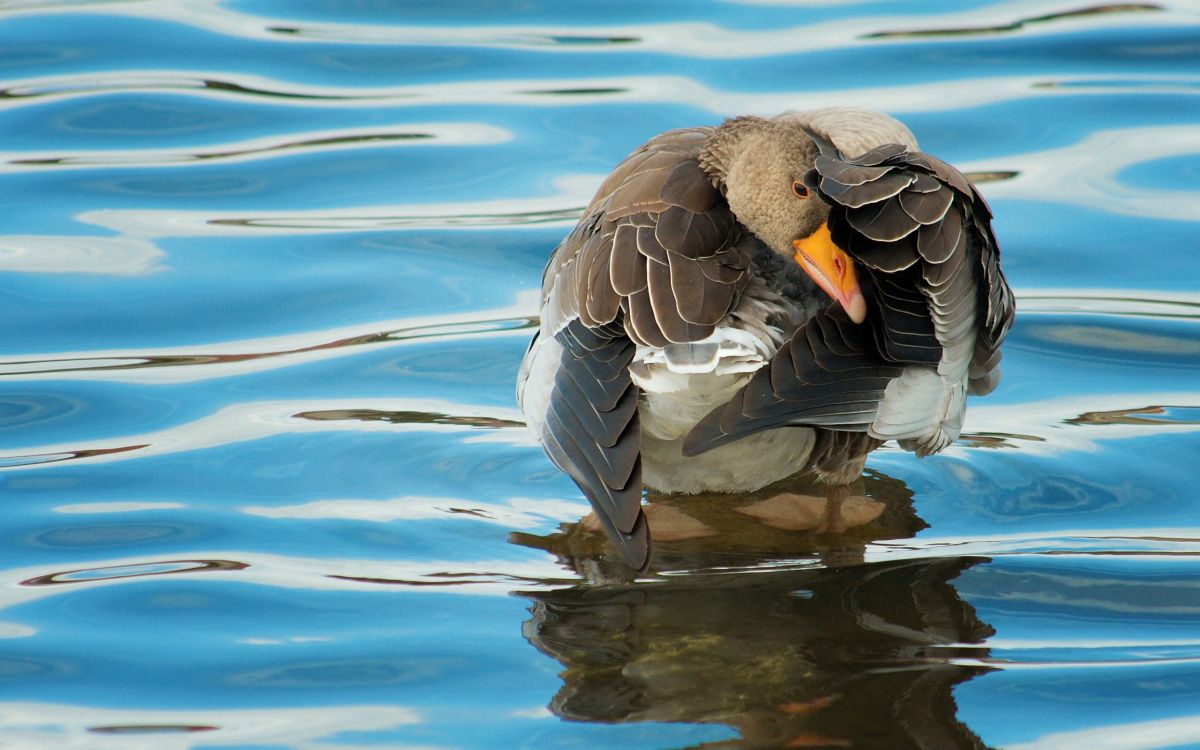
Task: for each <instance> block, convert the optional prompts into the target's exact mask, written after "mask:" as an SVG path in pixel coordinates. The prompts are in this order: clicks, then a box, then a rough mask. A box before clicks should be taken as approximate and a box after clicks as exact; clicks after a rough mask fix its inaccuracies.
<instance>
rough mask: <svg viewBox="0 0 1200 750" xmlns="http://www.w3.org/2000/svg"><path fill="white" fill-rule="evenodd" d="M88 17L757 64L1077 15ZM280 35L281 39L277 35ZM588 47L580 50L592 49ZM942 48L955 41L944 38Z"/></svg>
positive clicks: (1056, 28) (156, 6)
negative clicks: (392, 19) (544, 21)
mask: <svg viewBox="0 0 1200 750" xmlns="http://www.w3.org/2000/svg"><path fill="white" fill-rule="evenodd" d="M742 2H747V3H748V4H761V5H783V4H786V5H817V6H821V5H842V4H844V3H841V2H835V0H767V1H766V2H764V1H763V0H742ZM1176 5H1179V6H1181V7H1180V11H1181V12H1178V13H1175V14H1172V16H1171V19H1170V23H1171V24H1172V25H1173V26H1180V25H1200V20H1197V19H1195V18H1193V17H1191V16H1189V15H1187V10H1188V8H1187V6H1188V5H1189V4H1188V3H1176ZM72 10H73V9H72V8H71V7H70V6H69V5H68V6H60V7H55V8H37V7H31V8H26V9H21V8H14V9H11V10H9V9H6V11H7V13H6V15H18V14H23V13H29V14H38V15H50V14H53V13H66V12H71V11H72ZM89 10H90V11H91V12H93V13H100V12H105V11H108V12H111V13H115V14H120V15H122V16H127V17H142V18H151V19H157V20H161V21H166V22H169V23H184V24H188V25H191V26H194V27H197V28H201V29H205V30H208V31H212V32H215V33H218V34H221V35H222V36H226V37H230V38H243V39H256V40H260V41H271V42H275V43H279V44H305V43H309V42H330V41H335V42H337V41H341V42H347V43H353V44H359V45H365V44H389V45H391V44H406V45H422V46H487V47H517V48H523V49H531V50H544V51H546V52H551V53H554V54H573V53H589V54H596V53H597V52H604V53H609V54H621V53H622V52H625V51H629V50H630V49H633V50H636V51H638V52H646V51H650V52H659V53H662V54H668V55H673V56H681V57H699V58H709V59H728V58H757V57H767V56H772V55H781V54H794V53H797V52H812V51H818V50H825V49H835V48H839V47H848V46H852V45H863V44H870V45H880V44H889V43H905V44H912V43H914V41H923V42H926V43H936V42H938V41H942V40H941V39H938V38H936V37H935V38H934V39H931V40H929V39H925V40H914V39H912V38H903V37H899V38H879V39H869V40H863V39H861V37H862V36H863V35H865V34H871V33H874V32H879V31H889V32H894V31H905V30H914V31H927V30H929V29H978V28H983V29H988V28H995V27H1006V26H1008V25H1010V24H1012V23H1014V22H1020V21H1022V20H1026V19H1030V18H1038V17H1044V16H1046V15H1047V14H1051V13H1055V12H1064V11H1074V10H1078V6H1077V5H1073V4H1069V3H1068V4H1064V5H1061V6H1059V7H1051V6H1048V5H1047V3H1046V2H1045V0H1020V1H1018V2H1008V3H999V4H995V5H991V6H988V7H983V8H972V9H969V10H966V11H960V12H958V13H955V12H953V11H951V10H943V9H937V10H936V12H934V11H931V12H930V13H927V14H922V15H918V14H911V13H910V14H907V15H894V16H873V15H867V16H855V17H851V18H841V19H836V20H831V21H824V22H820V23H815V24H809V25H804V26H794V27H790V28H782V29H781V28H770V29H760V30H753V31H745V30H741V29H735V28H725V27H721V26H717V25H715V24H711V23H698V22H686V21H685V22H668V23H660V24H638V25H633V26H628V25H626V26H622V25H616V26H603V25H596V26H592V25H583V26H508V25H501V26H485V25H479V26H469V25H466V26H433V25H430V26H403V25H395V24H358V23H335V22H327V21H308V20H291V19H287V18H268V17H264V16H257V15H252V14H248V13H243V12H239V11H237V10H234V9H232V8H228V7H223V6H222V5H220V4H219V3H217V2H215V1H214V0H209V1H208V2H190V3H178V2H176V1H175V0H142V2H139V3H136V4H128V3H115V2H114V3H96V4H95V5H91V6H89ZM1163 23H1164V20H1163V18H1162V14H1158V13H1106V14H1096V15H1089V16H1076V17H1067V18H1058V19H1054V21H1053V23H1035V24H1028V25H1025V26H1022V27H1021V28H1020V29H1019V30H1013V31H1009V32H1006V34H1011V35H1020V36H1022V37H1029V36H1039V35H1048V34H1062V33H1066V32H1070V31H1074V30H1079V29H1092V28H1112V27H1117V28H1123V29H1124V28H1129V27H1136V26H1161V25H1163ZM279 28H286V29H288V32H287V33H280V32H279V31H277V30H276V29H279ZM580 37H583V40H582V41H583V43H575V44H559V43H556V41H555V40H556V39H559V38H568V39H572V40H579V39H580ZM609 38H619V39H629V40H634V41H632V42H628V43H624V44H608V43H605V40H606V39H609ZM593 39H594V40H596V41H595V43H591V44H589V43H587V42H588V41H590V40H593ZM950 41H952V42H953V41H957V39H956V38H953V37H952V38H951V39H950Z"/></svg>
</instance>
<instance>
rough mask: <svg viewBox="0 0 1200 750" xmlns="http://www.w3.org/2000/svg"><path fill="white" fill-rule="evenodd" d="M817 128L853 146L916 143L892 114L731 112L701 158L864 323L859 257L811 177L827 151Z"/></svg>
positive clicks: (761, 233)
mask: <svg viewBox="0 0 1200 750" xmlns="http://www.w3.org/2000/svg"><path fill="white" fill-rule="evenodd" d="M810 132H817V133H819V134H821V135H822V136H823V137H825V138H827V139H828V140H829V141H831V142H832V143H833V144H835V145H836V146H837V147H838V148H840V149H841V150H842V151H844V152H846V153H862V152H865V151H867V150H869V149H871V148H874V147H875V146H879V145H882V144H885V143H900V144H903V145H905V146H907V147H909V148H911V149H915V148H916V139H915V138H913V135H912V133H911V132H909V130H908V128H906V127H905V126H904V125H903V124H902V123H900V122H899V121H897V120H895V119H893V118H891V117H889V116H888V115H885V114H882V113H880V112H873V111H870V110H865V109H858V108H852V107H836V108H828V109H820V110H813V111H809V112H802V113H790V112H789V113H785V114H782V115H779V116H778V117H774V118H771V119H763V118H759V117H738V118H734V119H731V120H726V121H725V122H724V123H723V124H722V125H721V126H719V127H718V128H716V129H715V130H714V131H713V133H712V135H711V136H710V137H709V139H708V142H707V144H706V145H705V148H704V151H703V152H702V154H701V166H702V167H703V168H704V169H705V170H706V171H707V172H708V174H709V175H710V177H712V179H713V181H714V183H715V184H716V185H717V187H718V188H719V189H720V190H721V191H722V192H723V193H724V194H725V198H726V200H727V201H728V202H729V208H730V210H732V211H733V213H734V215H735V216H736V217H737V219H738V221H739V222H741V224H742V225H743V226H745V227H746V228H747V229H748V230H750V231H751V232H752V233H753V234H754V235H755V236H757V237H758V238H759V239H760V240H762V241H763V243H765V244H766V245H767V247H769V248H770V249H771V250H773V251H774V252H776V253H779V254H780V255H783V256H786V257H788V258H792V259H793V260H794V261H795V262H796V263H798V264H799V265H800V267H801V268H802V269H804V271H805V272H806V273H807V274H808V275H809V276H810V277H811V278H812V279H813V281H814V282H815V283H816V284H817V286H819V287H820V288H821V289H823V290H824V291H825V292H826V293H827V294H828V295H829V296H830V297H832V298H833V299H834V300H836V301H837V302H838V303H839V304H840V305H841V306H842V308H843V309H844V310H845V311H846V314H847V316H849V318H850V319H851V320H853V321H854V322H855V323H861V322H862V321H863V320H865V319H866V316H867V301H866V299H865V298H864V297H863V294H862V290H861V288H860V287H859V284H858V274H857V272H856V269H855V264H854V261H853V259H851V258H850V256H849V255H847V254H846V252H845V251H844V250H842V249H841V248H839V247H837V245H835V244H834V243H833V241H832V239H831V237H830V234H829V226H828V224H827V219H828V217H829V206H828V204H826V203H825V202H823V201H822V200H821V199H820V198H819V197H818V196H817V194H816V191H815V190H813V189H812V187H811V186H810V185H807V184H805V175H807V174H808V172H809V171H810V170H811V169H812V168H813V164H814V162H815V161H816V159H817V156H818V155H819V153H820V152H819V149H818V147H817V144H816V143H815V142H814V141H813V138H812V136H811V135H810Z"/></svg>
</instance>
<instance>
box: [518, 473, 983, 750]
mask: <svg viewBox="0 0 1200 750" xmlns="http://www.w3.org/2000/svg"><path fill="white" fill-rule="evenodd" d="M791 489H795V490H797V492H796V493H793V494H800V493H801V492H802V491H803V490H804V489H805V488H804V487H803V486H800V487H794V488H791ZM864 489H865V496H864V497H863V498H862V499H863V501H865V502H879V501H881V500H886V501H884V502H882V503H881V505H882V507H881V508H879V509H878V511H879V512H878V513H875V509H871V510H870V511H869V512H865V513H864V512H862V509H861V508H860V509H859V510H858V511H854V513H856V514H857V516H858V519H859V520H861V519H862V518H867V520H866V521H865V522H863V523H861V524H858V525H856V526H853V527H852V528H850V529H849V530H847V531H846V532H845V533H842V534H827V533H815V532H813V531H811V530H809V531H805V530H786V529H784V528H779V526H781V525H786V522H787V518H791V517H792V516H791V515H787V514H785V515H787V517H786V518H784V519H783V521H782V522H781V521H780V519H779V518H773V517H771V516H770V514H768V513H764V514H760V515H753V514H748V513H746V512H745V508H746V507H747V506H748V505H750V506H753V505H754V504H755V503H760V502H763V501H764V500H770V499H771V497H772V493H775V495H774V496H778V495H779V494H780V490H781V488H780V487H778V486H775V487H772V488H768V490H767V491H766V492H765V493H764V494H765V495H767V496H768V497H766V498H760V497H756V496H751V497H737V498H732V497H726V498H721V497H720V496H713V497H710V498H699V497H696V496H690V497H687V498H672V497H670V496H666V497H653V496H652V497H651V498H650V500H651V502H650V506H651V507H653V506H654V505H655V504H662V505H663V507H665V508H668V509H670V511H669V512H671V513H674V512H678V513H685V512H686V514H687V517H688V519H689V521H687V522H680V523H678V524H676V526H678V527H680V528H683V530H684V532H685V533H683V534H682V536H685V537H687V538H683V539H672V540H660V539H657V538H656V539H655V545H656V553H655V560H656V564H655V572H656V573H658V575H657V576H655V577H654V580H652V581H641V582H638V583H634V582H631V581H628V580H626V581H620V580H618V578H617V576H619V571H620V570H621V569H623V566H621V565H619V563H618V562H617V561H616V560H615V559H611V560H610V561H611V562H612V565H611V566H609V567H608V568H607V570H608V571H609V572H611V576H610V577H608V578H607V579H605V578H604V576H603V575H600V574H603V573H604V572H605V570H606V568H605V567H604V560H605V559H606V558H605V556H603V555H601V556H599V557H596V556H595V554H596V550H599V549H602V539H603V535H602V534H601V532H600V531H599V530H598V529H597V530H596V531H590V530H589V529H588V528H587V524H586V523H583V522H581V523H579V524H569V525H567V526H566V527H565V528H564V529H563V530H562V532H561V533H559V534H555V535H552V536H550V537H542V538H538V537H530V536H526V537H522V538H520V539H518V540H517V541H519V542H521V543H524V544H529V545H531V546H537V547H540V548H543V549H548V550H550V551H552V552H554V553H555V554H557V555H558V556H559V558H560V559H561V560H562V561H563V562H564V563H567V564H570V565H572V566H574V567H575V568H576V569H578V570H589V571H590V572H591V573H592V578H593V580H596V579H597V578H599V579H601V580H607V581H608V582H607V583H604V584H602V585H581V586H576V587H573V588H568V589H560V590H553V591H536V592H518V593H519V594H520V595H521V596H523V597H525V598H527V599H529V601H530V602H531V607H530V614H531V616H530V618H529V620H528V621H527V622H526V623H525V624H524V627H523V633H524V635H525V637H526V638H527V639H528V640H529V642H530V643H531V644H533V646H534V647H536V648H537V649H538V650H539V651H541V652H542V653H544V654H546V655H548V656H550V657H552V658H554V659H556V660H557V661H559V662H560V663H561V664H562V665H563V667H564V669H563V671H562V672H561V674H560V677H561V678H562V681H563V685H562V688H561V689H560V690H559V691H558V694H557V695H556V696H554V698H553V700H552V701H551V702H550V709H551V710H552V711H553V712H554V713H555V714H556V715H558V716H559V717H561V718H563V719H567V720H571V721H587V722H603V723H630V722H687V723H704V724H724V725H727V726H729V727H731V728H733V729H735V730H736V731H737V732H738V734H739V735H740V736H739V738H737V739H733V740H727V741H721V742H715V743H707V744H704V745H701V746H698V747H703V748H705V749H706V750H717V749H718V748H720V749H721V750H726V749H728V750H733V749H734V748H739V749H744V750H751V749H758V748H802V747H821V748H840V747H856V748H864V747H865V748H873V747H887V748H938V749H939V750H940V749H941V748H950V749H954V748H982V747H984V745H983V743H982V742H981V741H980V740H979V738H978V737H976V735H975V734H974V733H973V732H971V730H970V729H969V728H968V727H966V726H965V725H964V724H962V723H961V722H960V721H958V719H957V717H956V706H955V702H954V698H953V695H952V689H953V688H954V686H955V685H957V684H959V683H962V682H964V681H966V680H968V679H970V678H971V677H973V676H974V675H976V674H980V673H982V672H984V671H986V669H985V668H982V667H978V666H972V665H969V664H966V663H965V662H964V663H956V660H960V661H961V658H962V657H970V658H971V659H972V660H975V659H978V658H980V657H982V656H985V655H986V649H985V648H984V647H983V646H982V645H979V644H981V643H982V642H983V640H984V639H986V638H987V637H989V636H990V635H992V634H993V632H994V631H993V630H992V628H991V627H990V626H989V625H987V624H986V623H983V622H981V621H980V620H979V618H978V616H977V615H976V613H975V610H974V608H973V607H971V605H969V604H967V603H966V602H964V601H963V600H962V599H961V598H960V597H959V596H958V593H957V591H956V590H955V588H954V586H953V583H952V582H953V581H954V579H955V578H957V577H958V576H959V575H960V574H961V573H962V572H963V571H964V570H966V569H968V568H970V567H971V566H972V565H975V564H977V563H979V562H983V559H982V558H942V559H935V560H930V559H925V560H908V561H898V562H887V563H874V564H870V563H865V562H863V550H864V547H865V543H866V542H867V541H870V540H872V539H882V538H896V537H898V536H911V534H912V533H915V531H917V530H919V529H920V528H922V527H923V526H924V523H923V522H922V521H921V520H920V519H919V518H918V517H917V516H916V514H915V512H914V511H913V509H912V503H911V493H909V491H908V490H907V488H905V487H904V485H903V484H902V483H900V482H898V481H896V480H893V479H890V478H887V477H884V476H881V475H878V474H873V475H870V476H868V477H867V480H866V486H865V488H864ZM785 494H786V493H785ZM801 496H803V495H801ZM873 513H875V515H872V514H873ZM793 515H794V514H793ZM664 517H666V514H664ZM852 520H855V519H852ZM773 522H775V523H774V525H773ZM697 524H698V525H697ZM670 526H671V525H670V524H661V523H655V524H652V528H654V529H655V530H656V532H658V530H659V529H664V530H665V533H666V535H667V536H672V535H673V534H674V533H675V532H674V531H673V530H672V529H671V528H670ZM699 526H704V527H706V528H707V529H709V530H710V531H711V532H713V533H700V534H699V535H693V536H689V535H688V533H686V532H691V533H692V534H696V533H697V532H699ZM610 554H612V553H610ZM589 555H592V556H591V557H589ZM612 558H615V554H613V555H612ZM809 558H811V561H812V562H811V565H808V566H805V562H806V560H807V559H809ZM784 559H787V560H788V561H789V562H790V563H791V565H790V566H789V567H786V568H785V567H784V566H783V564H782V561H783V560H784ZM772 563H773V564H774V567H772ZM796 563H799V565H797V564H796ZM589 565H591V566H592V567H591V568H589V567H588V566H589ZM755 566H757V567H758V569H757V570H754V571H753V572H749V571H746V568H751V567H755ZM730 567H734V568H742V569H743V571H744V572H729V569H730ZM614 581H616V582H614Z"/></svg>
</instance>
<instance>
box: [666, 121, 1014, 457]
mask: <svg viewBox="0 0 1200 750" xmlns="http://www.w3.org/2000/svg"><path fill="white" fill-rule="evenodd" d="M813 136H814V140H815V141H816V142H817V145H818V147H819V148H820V151H821V154H820V156H818V157H817V158H816V160H815V162H814V168H813V169H812V171H810V172H809V173H808V174H807V175H806V176H805V183H806V184H807V185H808V186H809V187H810V188H812V189H814V190H816V192H817V194H818V195H819V196H820V197H821V199H822V200H824V201H825V202H826V203H828V204H829V205H830V212H829V219H828V223H829V227H830V234H831V237H832V239H833V242H834V243H835V244H836V245H838V246H839V247H841V248H843V249H844V250H845V251H846V252H847V253H848V254H849V255H850V256H851V257H852V258H853V259H854V260H855V261H857V263H858V264H859V265H860V266H861V269H862V271H863V273H862V278H861V283H862V287H863V294H864V295H865V296H866V297H867V299H869V300H870V301H871V304H870V305H869V307H868V310H869V312H868V318H867V321H866V323H865V324H864V325H862V326H855V325H854V324H852V323H851V322H850V321H849V319H848V318H846V317H845V316H844V315H838V314H837V313H839V312H840V311H833V310H832V309H831V310H827V311H825V312H823V313H821V314H819V315H817V316H816V317H814V318H813V319H811V320H809V321H808V322H807V323H806V324H805V325H803V326H802V327H800V328H799V329H798V330H797V331H796V332H795V334H793V336H792V338H791V340H789V341H788V342H787V343H786V344H785V345H784V347H783V348H781V349H780V351H779V353H778V354H777V355H776V356H775V358H774V359H773V360H772V362H771V366H770V367H769V368H764V369H763V370H761V371H759V372H758V373H756V374H755V375H754V377H753V378H752V379H751V380H750V382H749V383H747V384H746V386H745V387H744V388H743V389H742V390H741V391H739V392H738V393H737V394H736V395H735V396H734V398H732V399H731V400H730V401H729V403H727V404H724V405H722V406H720V407H718V408H717V409H715V410H714V411H713V412H712V413H711V414H709V415H708V416H706V417H705V418H704V419H702V420H701V421H700V422H699V423H698V424H697V425H696V427H695V428H694V429H693V431H692V433H691V434H689V435H688V437H687V439H686V441H685V443H684V452H685V454H688V455H698V454H701V453H703V452H705V451H707V450H711V449H712V448H715V447H717V446H720V445H724V444H726V443H728V442H731V441H733V440H737V439H739V438H741V437H744V436H746V435H750V434H753V433H757V432H760V431H763V430H769V429H774V428H778V427H781V426H788V425H805V426H814V427H820V428H823V429H824V430H832V431H845V432H862V433H866V434H868V435H869V436H870V437H871V438H872V439H876V440H887V439H897V440H900V441H901V444H902V445H904V446H906V447H908V448H910V449H911V450H914V451H916V452H917V453H918V454H919V455H926V454H928V453H934V452H937V451H939V450H941V449H943V448H944V447H946V445H948V444H949V443H951V442H953V440H954V439H956V438H957V437H958V432H959V430H960V429H961V426H962V415H963V411H964V409H965V396H966V391H967V387H968V381H969V383H970V387H971V389H972V391H975V390H982V389H984V388H987V387H990V386H992V385H994V380H995V375H994V373H993V371H994V370H995V368H996V366H997V364H998V361H999V344H1000V342H1001V341H1002V340H1003V338H1004V334H1005V332H1006V331H1007V330H1008V327H1009V326H1010V325H1011V322H1012V317H1013V304H1012V293H1011V291H1010V290H1009V289H1008V285H1007V283H1006V282H1005V280H1004V276H1003V274H1002V272H1001V271H1000V267H999V248H998V246H997V245H996V240H995V237H994V235H993V234H992V231H991V226H990V219H991V212H990V210H989V209H988V207H987V204H986V203H985V202H984V201H983V198H982V197H981V196H980V195H979V194H978V192H977V191H976V190H975V189H974V187H972V186H971V184H970V183H969V182H967V180H966V178H964V177H963V176H962V174H961V173H959V172H958V171H957V170H955V169H954V168H953V167H951V166H949V165H947V164H946V163H945V162H942V161H940V160H938V159H936V158H934V157H931V156H928V155H926V154H922V153H919V152H910V151H909V150H908V149H906V148H902V147H901V148H898V147H896V146H895V145H884V146H880V147H877V148H874V149H872V150H870V151H868V152H866V153H865V154H863V155H862V156H860V157H858V158H856V159H848V158H846V157H845V156H844V155H843V154H842V153H841V152H840V151H839V150H838V149H837V148H836V147H835V146H834V145H833V144H832V143H831V142H830V141H829V140H828V139H827V138H825V137H824V136H822V135H821V134H819V133H813Z"/></svg>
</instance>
